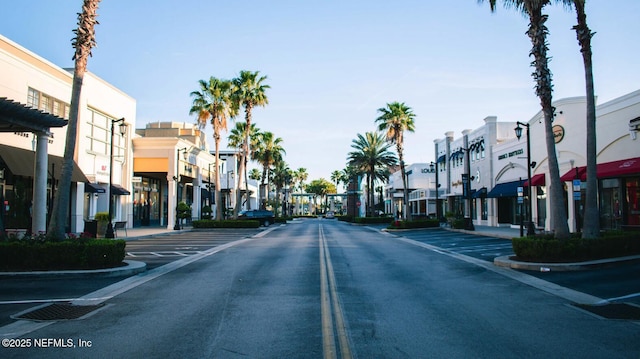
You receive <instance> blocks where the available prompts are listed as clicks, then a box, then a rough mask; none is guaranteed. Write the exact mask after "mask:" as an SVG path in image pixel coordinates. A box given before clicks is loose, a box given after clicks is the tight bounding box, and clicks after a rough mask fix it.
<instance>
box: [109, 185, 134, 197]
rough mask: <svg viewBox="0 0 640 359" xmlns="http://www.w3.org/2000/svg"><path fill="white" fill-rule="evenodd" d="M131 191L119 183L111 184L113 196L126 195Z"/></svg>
mask: <svg viewBox="0 0 640 359" xmlns="http://www.w3.org/2000/svg"><path fill="white" fill-rule="evenodd" d="M130 194H131V192H129V191H128V190H127V189H126V188H124V187H122V186H121V185H119V184H112V185H111V195H112V196H126V195H130Z"/></svg>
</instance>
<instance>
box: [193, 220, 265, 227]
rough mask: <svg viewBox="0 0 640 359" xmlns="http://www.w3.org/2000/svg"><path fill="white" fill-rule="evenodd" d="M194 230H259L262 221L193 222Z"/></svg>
mask: <svg viewBox="0 0 640 359" xmlns="http://www.w3.org/2000/svg"><path fill="white" fill-rule="evenodd" d="M192 224H193V228H258V227H260V221H258V220H253V219H251V220H237V219H226V220H222V221H215V220H211V219H202V220H197V221H193V222H192Z"/></svg>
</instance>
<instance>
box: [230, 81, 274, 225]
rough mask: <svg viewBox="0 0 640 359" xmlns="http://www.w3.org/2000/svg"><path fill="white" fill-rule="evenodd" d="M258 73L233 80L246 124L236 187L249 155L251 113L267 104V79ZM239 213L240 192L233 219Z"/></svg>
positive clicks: (234, 94) (235, 99)
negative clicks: (257, 107) (265, 82)
mask: <svg viewBox="0 0 640 359" xmlns="http://www.w3.org/2000/svg"><path fill="white" fill-rule="evenodd" d="M259 74H260V72H259V71H256V72H251V71H240V76H239V77H236V78H234V79H233V98H234V102H235V103H236V105H237V106H238V107H239V106H243V107H244V113H245V122H246V123H247V127H246V128H245V129H246V132H245V136H244V145H243V149H242V151H241V153H240V154H241V156H242V157H243V160H242V161H240V167H239V169H238V172H239V173H238V174H239V176H238V186H240V183H241V181H242V176H241V175H242V174H243V173H244V171H245V161H246V159H244V158H245V157H246V156H248V155H249V129H250V128H251V111H252V110H253V108H254V107H256V106H261V107H264V106H266V105H267V104H268V103H269V100H268V98H267V94H266V92H267V89H269V88H270V87H269V85H266V84H263V82H264V81H265V80H266V79H267V77H266V76H259ZM239 212H240V192H238V193H237V194H236V208H235V209H234V211H233V213H234V217H236V218H237V217H238V213H239Z"/></svg>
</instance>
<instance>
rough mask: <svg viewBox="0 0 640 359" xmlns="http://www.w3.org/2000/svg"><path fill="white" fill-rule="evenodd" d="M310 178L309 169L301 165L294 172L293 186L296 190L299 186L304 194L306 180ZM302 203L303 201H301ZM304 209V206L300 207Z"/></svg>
mask: <svg viewBox="0 0 640 359" xmlns="http://www.w3.org/2000/svg"><path fill="white" fill-rule="evenodd" d="M307 178H309V174H308V173H307V169H306V168H304V167H300V168H298V169H297V170H295V171H294V172H293V187H294V190H295V188H296V187H297V188H298V189H299V190H300V193H301V194H302V193H303V192H304V181H306V180H307ZM300 204H301V205H302V202H301V203H300ZM300 208H301V209H302V207H300Z"/></svg>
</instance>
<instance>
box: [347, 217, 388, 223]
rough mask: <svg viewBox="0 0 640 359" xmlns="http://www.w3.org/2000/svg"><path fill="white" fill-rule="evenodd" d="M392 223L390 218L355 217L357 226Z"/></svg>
mask: <svg viewBox="0 0 640 359" xmlns="http://www.w3.org/2000/svg"><path fill="white" fill-rule="evenodd" d="M392 221H393V218H391V217H356V218H355V219H354V222H355V223H358V224H389V223H391V222H392Z"/></svg>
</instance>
